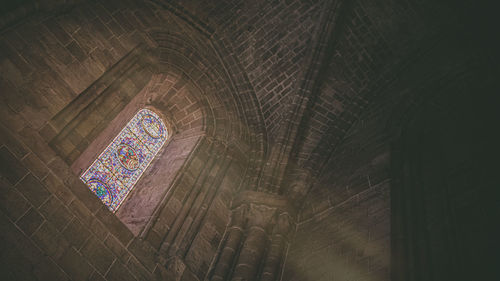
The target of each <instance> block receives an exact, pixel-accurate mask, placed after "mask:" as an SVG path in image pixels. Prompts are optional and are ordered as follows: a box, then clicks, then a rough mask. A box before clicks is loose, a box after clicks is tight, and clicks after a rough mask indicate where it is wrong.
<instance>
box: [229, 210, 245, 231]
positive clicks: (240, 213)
mask: <svg viewBox="0 0 500 281" xmlns="http://www.w3.org/2000/svg"><path fill="white" fill-rule="evenodd" d="M247 214H248V205H247V204H242V205H240V206H238V207H237V208H234V209H233V211H232V213H231V224H230V225H231V226H236V227H241V228H242V227H243V226H244V224H245V220H246V218H247Z"/></svg>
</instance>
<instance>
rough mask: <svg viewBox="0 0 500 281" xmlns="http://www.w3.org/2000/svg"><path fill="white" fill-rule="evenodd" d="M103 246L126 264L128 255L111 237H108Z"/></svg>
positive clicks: (118, 242)
mask: <svg viewBox="0 0 500 281" xmlns="http://www.w3.org/2000/svg"><path fill="white" fill-rule="evenodd" d="M104 244H105V245H106V246H107V247H108V248H109V249H110V250H111V251H112V252H113V253H114V254H115V255H116V256H117V257H118V258H119V259H120V261H122V262H123V263H126V262H127V261H128V259H129V257H130V253H129V252H128V251H127V249H126V248H125V247H123V245H122V244H121V243H120V241H118V239H116V238H115V237H114V236H113V235H108V237H107V238H106V240H105V241H104Z"/></svg>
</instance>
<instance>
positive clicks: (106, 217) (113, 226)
mask: <svg viewBox="0 0 500 281" xmlns="http://www.w3.org/2000/svg"><path fill="white" fill-rule="evenodd" d="M96 217H97V218H98V219H99V220H100V221H101V222H102V223H103V224H104V225H105V226H106V227H107V228H108V229H109V231H110V232H111V233H112V234H113V235H114V236H115V237H116V238H118V240H119V241H120V242H121V243H122V244H123V245H128V243H129V242H130V240H132V238H133V237H134V235H133V234H132V232H130V230H129V229H128V228H127V227H126V226H125V225H124V224H123V223H122V222H121V221H120V220H119V219H118V218H117V217H116V216H115V215H114V214H113V213H111V212H110V211H109V210H108V208H107V207H106V206H102V208H101V209H100V210H99V211H98V212H97V213H96Z"/></svg>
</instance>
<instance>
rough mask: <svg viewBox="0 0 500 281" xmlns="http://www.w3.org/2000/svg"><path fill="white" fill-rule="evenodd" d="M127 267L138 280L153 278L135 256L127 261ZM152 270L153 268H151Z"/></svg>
mask: <svg viewBox="0 0 500 281" xmlns="http://www.w3.org/2000/svg"><path fill="white" fill-rule="evenodd" d="M127 268H128V269H129V270H130V272H132V274H133V275H134V276H135V278H136V279H137V280H151V278H152V274H151V272H149V271H148V270H147V269H146V268H145V267H144V266H143V265H142V264H141V263H140V262H139V261H138V260H137V259H136V258H134V257H133V256H132V257H131V258H130V259H129V261H128V263H127ZM151 271H152V270H151Z"/></svg>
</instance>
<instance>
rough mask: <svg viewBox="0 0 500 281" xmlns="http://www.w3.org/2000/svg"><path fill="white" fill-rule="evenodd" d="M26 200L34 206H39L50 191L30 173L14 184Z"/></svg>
mask: <svg viewBox="0 0 500 281" xmlns="http://www.w3.org/2000/svg"><path fill="white" fill-rule="evenodd" d="M16 188H17V190H19V191H20V192H21V193H22V194H23V195H24V196H25V197H26V198H27V199H28V201H29V202H30V203H31V204H33V206H35V207H37V208H38V207H40V205H42V204H43V203H44V202H45V201H46V200H47V199H48V198H49V196H50V192H49V191H48V190H47V189H45V186H44V185H43V184H42V183H41V182H40V181H39V180H38V179H37V178H35V177H34V176H33V175H32V174H28V175H27V176H26V177H24V178H23V179H22V180H21V181H20V182H19V184H18V185H17V186H16Z"/></svg>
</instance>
